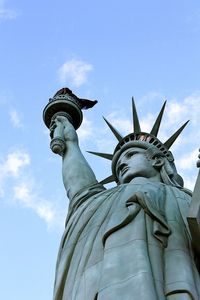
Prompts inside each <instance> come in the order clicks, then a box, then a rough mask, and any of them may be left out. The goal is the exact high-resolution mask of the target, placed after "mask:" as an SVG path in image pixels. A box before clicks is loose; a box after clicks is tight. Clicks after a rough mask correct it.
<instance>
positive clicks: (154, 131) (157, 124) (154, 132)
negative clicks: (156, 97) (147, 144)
mask: <svg viewBox="0 0 200 300" xmlns="http://www.w3.org/2000/svg"><path fill="white" fill-rule="evenodd" d="M166 102H167V101H165V102H164V104H163V106H162V108H161V110H160V113H159V115H158V117H157V119H156V121H155V123H154V125H153V127H152V129H151V132H150V134H152V135H154V136H155V137H157V135H158V131H159V128H160V124H161V121H162V117H163V112H164V110H165V105H166Z"/></svg>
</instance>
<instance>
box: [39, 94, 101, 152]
mask: <svg viewBox="0 0 200 300" xmlns="http://www.w3.org/2000/svg"><path fill="white" fill-rule="evenodd" d="M96 103H97V100H94V101H92V100H88V99H81V98H78V97H77V96H76V95H75V94H73V93H72V91H71V90H70V89H69V88H62V89H61V90H59V91H58V92H57V93H56V94H55V95H54V96H53V98H50V99H49V103H48V104H47V105H46V106H45V108H44V111H43V120H44V123H45V125H46V126H47V127H48V128H50V126H51V124H52V121H53V120H54V119H55V118H56V116H64V117H66V118H67V119H68V120H69V122H70V123H71V124H72V125H73V126H74V128H75V129H78V128H79V127H80V125H81V123H82V120H83V113H82V109H88V108H91V107H93V106H94V105H95V104H96ZM62 131H63V129H62V128H61V127H60V126H57V127H56V128H55V130H54V132H53V134H52V135H51V134H50V135H51V138H52V140H51V143H50V148H51V150H52V151H53V152H54V153H56V154H60V155H62V154H63V153H64V151H65V141H64V139H63V132H62Z"/></svg>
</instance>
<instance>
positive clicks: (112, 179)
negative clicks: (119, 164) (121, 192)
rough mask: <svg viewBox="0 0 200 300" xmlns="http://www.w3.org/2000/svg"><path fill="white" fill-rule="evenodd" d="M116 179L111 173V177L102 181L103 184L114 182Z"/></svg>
mask: <svg viewBox="0 0 200 300" xmlns="http://www.w3.org/2000/svg"><path fill="white" fill-rule="evenodd" d="M113 181H115V178H114V176H113V175H110V176H109V177H107V178H105V179H103V180H101V181H100V183H101V184H107V183H110V182H113Z"/></svg>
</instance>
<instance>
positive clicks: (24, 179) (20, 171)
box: [0, 149, 64, 228]
mask: <svg viewBox="0 0 200 300" xmlns="http://www.w3.org/2000/svg"><path fill="white" fill-rule="evenodd" d="M30 166H31V159H30V155H29V153H28V152H27V151H24V150H23V149H18V150H15V151H12V152H10V153H8V154H7V155H6V156H5V157H2V159H1V161H0V197H3V196H4V195H5V194H7V195H8V194H9V196H10V197H11V199H12V201H13V200H14V203H15V204H17V205H19V206H21V207H24V208H28V209H32V210H33V211H34V212H35V213H36V214H37V215H38V217H40V218H41V219H43V220H44V221H45V222H46V224H47V226H48V228H55V227H61V226H63V224H64V212H63V211H62V210H61V209H59V207H58V206H57V205H56V204H55V202H53V201H51V200H50V199H46V198H45V197H43V196H42V195H41V192H40V190H39V188H38V184H36V181H35V179H34V176H33V175H31V174H32V173H31V172H30ZM7 199H8V197H7Z"/></svg>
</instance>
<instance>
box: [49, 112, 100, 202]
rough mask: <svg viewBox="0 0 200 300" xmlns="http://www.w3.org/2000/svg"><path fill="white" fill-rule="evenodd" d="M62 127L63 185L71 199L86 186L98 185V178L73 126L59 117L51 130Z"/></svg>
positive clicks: (65, 119)
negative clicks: (85, 155) (84, 153)
mask: <svg viewBox="0 0 200 300" xmlns="http://www.w3.org/2000/svg"><path fill="white" fill-rule="evenodd" d="M56 127H60V130H61V131H62V132H63V138H64V140H65V143H66V150H65V152H64V154H63V164H62V175H63V183H64V186H65V189H66V191H67V195H68V197H69V199H72V198H73V196H74V195H75V194H76V193H77V192H79V191H80V190H81V189H83V188H84V187H86V186H89V185H92V184H95V183H97V180H96V177H95V175H94V173H93V171H92V169H91V167H90V166H89V164H88V162H87V161H86V159H85V157H84V156H83V154H82V152H81V150H80V148H79V143H78V136H77V133H76V130H75V129H74V127H73V125H72V124H71V123H70V122H69V121H68V119H67V118H65V117H63V116H57V117H56V118H55V120H54V121H53V123H52V125H51V130H52V131H53V130H55V128H56Z"/></svg>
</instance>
